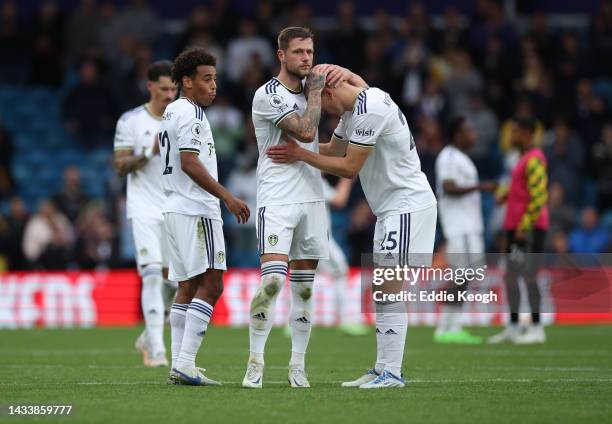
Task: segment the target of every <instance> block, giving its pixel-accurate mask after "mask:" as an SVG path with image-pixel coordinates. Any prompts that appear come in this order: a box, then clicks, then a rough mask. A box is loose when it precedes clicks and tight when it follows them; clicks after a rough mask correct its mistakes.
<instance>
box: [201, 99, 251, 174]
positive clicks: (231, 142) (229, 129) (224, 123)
mask: <svg viewBox="0 0 612 424" xmlns="http://www.w3.org/2000/svg"><path fill="white" fill-rule="evenodd" d="M206 118H207V119H208V122H210V127H211V130H212V134H213V138H214V140H215V151H216V152H217V160H218V161H219V171H220V173H219V181H224V180H225V177H226V176H227V175H228V174H229V172H230V170H231V169H232V167H233V164H234V161H235V157H236V151H237V149H238V143H239V142H240V140H241V139H242V136H243V120H244V118H243V115H242V113H241V112H240V111H239V110H238V109H237V108H236V107H234V106H233V105H232V104H231V103H230V102H229V99H228V98H227V97H226V96H224V95H221V96H219V97H217V99H216V100H215V103H214V104H213V105H212V106H210V107H209V108H208V109H206Z"/></svg>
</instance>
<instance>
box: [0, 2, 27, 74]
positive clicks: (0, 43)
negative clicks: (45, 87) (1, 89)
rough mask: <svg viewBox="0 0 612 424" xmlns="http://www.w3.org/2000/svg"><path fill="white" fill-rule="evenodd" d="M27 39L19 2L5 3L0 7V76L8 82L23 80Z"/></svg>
mask: <svg viewBox="0 0 612 424" xmlns="http://www.w3.org/2000/svg"><path fill="white" fill-rule="evenodd" d="M26 37H27V36H26V30H25V27H24V25H23V23H22V21H21V19H20V16H19V8H18V5H17V2H16V1H13V0H7V1H5V2H3V3H2V5H1V6H0V57H1V58H2V66H0V76H1V77H2V79H3V80H5V81H6V82H9V83H10V82H12V83H17V82H21V81H22V80H23V73H24V72H23V71H24V65H25V58H26V54H27V49H25V48H24V46H26V45H27V42H26Z"/></svg>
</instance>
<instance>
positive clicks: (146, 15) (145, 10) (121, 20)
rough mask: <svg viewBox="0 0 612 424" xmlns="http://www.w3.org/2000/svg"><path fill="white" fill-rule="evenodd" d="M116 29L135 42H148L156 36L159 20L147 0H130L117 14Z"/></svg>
mask: <svg viewBox="0 0 612 424" xmlns="http://www.w3.org/2000/svg"><path fill="white" fill-rule="evenodd" d="M116 25H117V29H118V31H119V33H120V34H122V35H129V36H131V37H133V38H134V39H135V40H136V41H137V42H139V43H143V44H150V43H152V42H153V41H155V39H156V38H157V36H158V28H159V22H158V20H157V17H156V16H155V12H154V11H153V9H152V8H151V7H150V6H149V5H148V2H147V0H130V2H129V4H128V5H127V6H126V7H124V8H123V10H122V11H121V12H120V13H119V14H118V15H117V23H116Z"/></svg>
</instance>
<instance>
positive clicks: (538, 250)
mask: <svg viewBox="0 0 612 424" xmlns="http://www.w3.org/2000/svg"><path fill="white" fill-rule="evenodd" d="M545 240H546V231H545V230H539V229H536V230H533V231H531V232H529V233H527V237H526V239H525V240H520V241H518V240H516V239H515V238H514V230H509V231H506V253H507V254H508V271H516V272H518V273H519V274H521V275H523V276H525V277H529V276H533V277H535V275H536V274H537V272H538V268H539V266H540V262H541V258H540V256H542V255H541V254H542V253H544V242H545Z"/></svg>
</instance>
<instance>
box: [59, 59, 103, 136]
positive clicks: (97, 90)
mask: <svg viewBox="0 0 612 424" xmlns="http://www.w3.org/2000/svg"><path fill="white" fill-rule="evenodd" d="M80 76H81V81H80V82H79V85H77V86H76V87H74V88H73V89H72V90H71V91H70V92H69V93H68V95H67V96H66V99H65V100H64V105H63V113H64V119H65V122H66V125H67V127H68V129H69V130H70V131H71V132H72V133H74V134H75V135H76V136H77V137H78V138H79V141H80V142H81V144H82V146H83V147H85V148H93V147H97V146H101V145H106V144H108V140H109V137H110V136H111V135H112V131H113V128H114V125H115V121H114V118H115V110H114V105H113V99H112V97H111V94H110V90H109V89H108V87H106V86H105V85H104V84H102V82H101V81H100V71H99V68H98V65H97V64H96V62H95V61H93V60H91V59H89V60H86V61H85V62H83V64H82V65H81V68H80Z"/></svg>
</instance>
